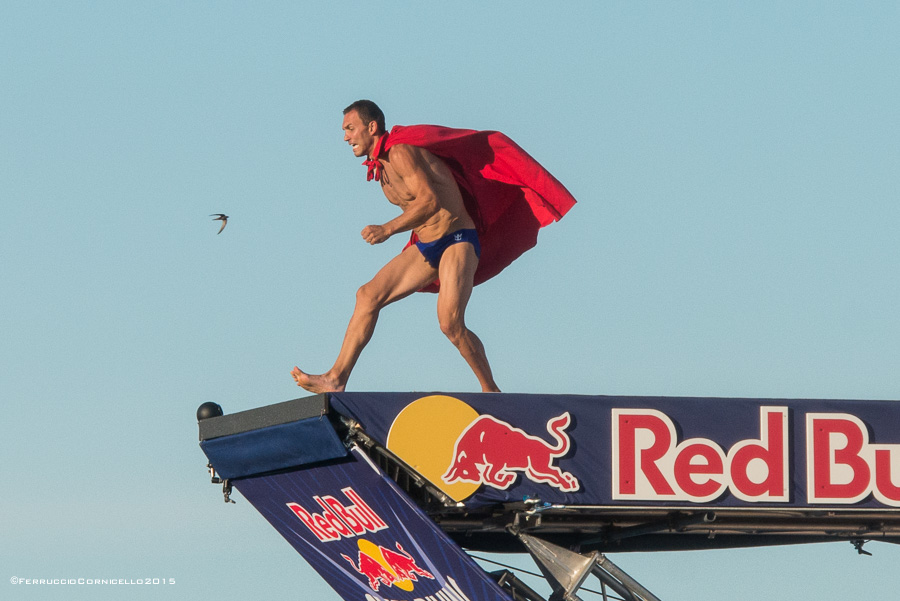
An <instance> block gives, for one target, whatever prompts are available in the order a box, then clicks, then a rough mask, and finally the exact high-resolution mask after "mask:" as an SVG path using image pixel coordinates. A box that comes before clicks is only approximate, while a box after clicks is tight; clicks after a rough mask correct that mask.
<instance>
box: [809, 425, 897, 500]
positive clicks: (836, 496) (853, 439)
mask: <svg viewBox="0 0 900 601" xmlns="http://www.w3.org/2000/svg"><path fill="white" fill-rule="evenodd" d="M806 471H807V479H806V481H807V489H808V491H807V497H808V500H809V502H810V504H829V503H838V504H842V505H843V504H850V503H857V502H859V501H862V500H863V499H865V498H866V497H867V496H868V495H869V494H870V493H871V494H872V495H874V497H875V499H876V500H878V501H880V502H881V503H884V504H885V505H889V506H891V507H900V485H898V484H895V481H900V445H898V444H870V443H869V430H868V428H866V425H865V424H864V423H863V422H862V420H860V419H859V418H858V417H856V416H854V415H848V414H846V413H808V414H807V415H806Z"/></svg>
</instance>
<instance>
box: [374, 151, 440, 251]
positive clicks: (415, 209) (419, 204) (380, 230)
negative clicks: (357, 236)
mask: <svg viewBox="0 0 900 601" xmlns="http://www.w3.org/2000/svg"><path fill="white" fill-rule="evenodd" d="M390 160H391V167H392V170H393V172H394V174H395V177H399V178H400V179H401V180H402V181H403V184H404V186H405V187H406V189H407V190H408V193H409V196H410V198H409V199H408V200H401V201H400V203H399V206H400V208H401V210H402V211H403V212H402V213H401V214H400V215H398V216H397V217H395V218H394V219H391V220H390V221H388V222H387V223H385V224H384V225H370V226H367V227H366V228H365V229H363V231H362V236H363V238H364V239H365V240H366V242H368V243H369V244H379V243H381V242H384V241H385V240H387V239H388V238H390V237H391V236H393V235H394V234H398V233H400V232H408V231H409V230H412V229H415V228H417V227H419V226H420V225H423V224H425V223H426V222H427V221H428V220H429V219H431V218H432V217H434V215H435V214H436V213H437V212H438V211H439V210H440V208H441V204H440V200H439V199H438V196H437V194H436V193H435V191H434V186H433V184H432V182H431V178H430V176H429V170H428V166H427V163H426V162H425V159H424V157H422V155H421V151H420V150H419V149H417V148H415V147H414V146H408V145H406V144H398V145H397V146H394V147H393V148H391V154H390Z"/></svg>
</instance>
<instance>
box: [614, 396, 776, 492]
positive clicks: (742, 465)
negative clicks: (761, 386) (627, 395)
mask: <svg viewBox="0 0 900 601" xmlns="http://www.w3.org/2000/svg"><path fill="white" fill-rule="evenodd" d="M759 413H760V426H759V432H760V437H759V438H758V439H748V440H741V441H738V442H737V443H735V444H734V446H732V447H731V449H730V450H729V451H728V453H727V454H726V453H725V452H724V451H723V450H722V447H720V446H719V445H718V444H716V443H715V442H714V441H712V440H709V439H707V438H690V439H687V440H683V441H681V442H680V443H677V434H676V430H675V424H674V423H673V422H672V420H671V419H670V418H669V416H667V415H666V414H665V413H662V412H661V411H657V410H655V409H613V410H612V447H613V448H612V455H613V457H612V460H613V465H612V473H613V482H612V485H613V486H612V488H613V499H617V500H619V499H621V500H641V501H658V500H677V501H690V502H692V503H706V502H709V501H712V500H714V499H716V498H718V497H720V496H721V495H722V494H723V493H724V492H725V491H726V490H728V491H730V492H731V493H732V494H733V495H734V496H736V497H737V498H739V499H741V500H743V501H749V502H762V501H765V502H786V501H788V500H789V496H788V471H789V470H788V428H787V415H788V410H787V407H760V408H759ZM676 443H677V444H676Z"/></svg>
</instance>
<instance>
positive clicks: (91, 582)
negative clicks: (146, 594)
mask: <svg viewBox="0 0 900 601" xmlns="http://www.w3.org/2000/svg"><path fill="white" fill-rule="evenodd" d="M9 583H10V584H20V585H26V586H27V585H39V586H40V585H44V586H46V585H51V586H52V585H75V586H79V585H81V586H96V585H101V586H103V585H116V586H118V585H139V586H147V585H150V586H153V585H171V584H175V579H174V578H152V577H151V578H21V577H19V576H12V577H11V578H10V579H9Z"/></svg>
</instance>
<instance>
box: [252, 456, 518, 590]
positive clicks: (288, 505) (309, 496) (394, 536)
mask: <svg viewBox="0 0 900 601" xmlns="http://www.w3.org/2000/svg"><path fill="white" fill-rule="evenodd" d="M234 485H235V487H236V488H237V489H238V490H239V491H240V492H241V494H242V495H243V496H244V497H245V498H246V499H247V500H248V501H249V502H250V503H251V504H252V505H253V506H254V507H255V508H256V509H257V510H258V511H259V512H260V513H261V514H262V515H263V516H265V518H266V519H267V520H268V521H269V522H270V523H271V524H272V526H274V527H275V529H276V530H278V532H279V533H280V534H281V535H282V536H283V537H284V538H285V539H286V540H287V541H288V542H289V543H290V544H291V546H293V547H294V549H296V551H297V552H298V553H300V554H301V555H302V556H303V557H304V558H305V559H306V561H308V562H309V564H310V565H311V566H312V567H313V568H314V569H315V570H316V571H318V572H319V574H320V575H321V576H322V577H323V578H324V579H325V580H326V581H327V582H328V584H330V585H331V586H332V588H334V590H335V591H337V592H338V594H339V595H341V597H343V598H344V599H346V600H347V601H494V600H496V601H509V599H510V598H509V596H508V595H507V594H506V593H505V592H504V591H503V590H502V589H501V588H500V587H499V586H498V585H497V584H496V583H495V582H494V581H493V580H492V579H491V577H490V576H489V575H488V574H487V573H485V572H484V570H482V569H481V568H480V567H479V566H478V565H477V564H476V563H475V562H474V560H472V558H470V557H469V556H468V555H466V553H465V552H464V551H463V550H462V549H460V548H459V547H458V546H457V545H456V543H454V542H453V541H451V540H450V539H449V538H448V537H447V535H446V534H444V532H443V531H442V530H441V529H440V528H438V527H437V525H436V524H435V523H434V522H432V521H431V520H430V519H429V518H428V516H426V515H425V514H424V513H423V512H422V510H420V509H419V508H418V507H417V506H416V505H414V504H413V503H412V501H411V500H410V499H409V498H408V497H407V496H406V494H405V493H404V492H403V491H401V490H400V489H399V488H398V487H397V485H396V484H395V483H394V482H393V481H391V480H390V479H389V478H387V477H386V476H385V474H384V473H383V472H382V471H381V470H380V469H379V468H378V467H376V466H375V465H374V464H372V463H371V461H370V460H369V459H368V457H366V456H365V455H364V454H363V453H362V452H361V451H360V450H359V449H356V448H354V449H352V452H351V455H350V457H349V458H348V459H346V460H342V461H338V462H331V463H328V464H320V465H318V466H316V467H310V468H304V469H296V470H290V471H284V472H281V473H274V474H268V475H263V476H255V477H251V478H246V479H240V480H237V481H235V482H234Z"/></svg>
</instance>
